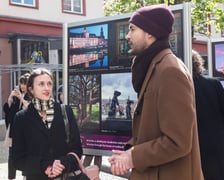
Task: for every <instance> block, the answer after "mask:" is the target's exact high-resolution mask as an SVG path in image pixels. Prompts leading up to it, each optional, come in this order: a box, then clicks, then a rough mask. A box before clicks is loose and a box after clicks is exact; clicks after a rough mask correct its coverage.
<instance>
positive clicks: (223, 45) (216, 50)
mask: <svg viewBox="0 0 224 180" xmlns="http://www.w3.org/2000/svg"><path fill="white" fill-rule="evenodd" d="M212 72H213V73H212V74H213V76H214V77H222V78H224V41H219V42H212Z"/></svg>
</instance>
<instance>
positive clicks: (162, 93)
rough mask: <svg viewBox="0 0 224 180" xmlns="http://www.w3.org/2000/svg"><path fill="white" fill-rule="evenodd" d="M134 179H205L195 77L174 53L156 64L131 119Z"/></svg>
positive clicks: (161, 55) (159, 58) (164, 54)
mask: <svg viewBox="0 0 224 180" xmlns="http://www.w3.org/2000/svg"><path fill="white" fill-rule="evenodd" d="M132 133H133V134H132V136H133V137H132V139H131V140H130V141H129V144H132V145H133V146H134V150H133V152H132V158H133V164H134V168H133V170H132V172H131V175H130V177H129V179H131V180H203V179H204V178H203V174H202V171H201V163H200V153H199V143H198V132H197V124H196V112H195V96H194V87H193V81H192V78H191V74H190V73H189V71H188V69H187V68H186V66H185V65H184V63H183V62H182V61H181V60H179V59H178V58H177V57H175V55H173V53H172V52H171V50H170V49H165V50H163V51H161V52H160V53H159V54H158V55H157V56H156V57H155V58H154V59H153V60H152V63H151V65H150V67H149V69H148V72H147V74H146V78H145V80H144V83H143V86H142V88H141V91H140V94H139V98H138V103H137V105H136V108H135V112H134V118H133V131H132Z"/></svg>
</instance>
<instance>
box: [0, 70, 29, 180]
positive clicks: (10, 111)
mask: <svg viewBox="0 0 224 180" xmlns="http://www.w3.org/2000/svg"><path fill="white" fill-rule="evenodd" d="M29 76H30V74H29V73H26V74H24V75H21V76H20V78H19V85H18V86H17V87H16V88H15V89H13V90H12V91H11V93H10V95H9V97H8V101H7V102H6V103H5V104H4V106H3V110H4V112H5V124H6V128H7V131H8V133H7V135H8V137H6V138H8V139H10V143H9V144H8V143H7V146H9V157H8V179H15V178H16V169H15V168H14V166H13V163H12V148H11V138H12V126H13V120H14V117H15V114H16V113H17V112H18V111H20V110H21V109H24V108H26V107H27V106H28V104H29V95H28V93H27V87H26V83H27V80H28V78H29ZM22 174H23V175H24V172H23V173H22Z"/></svg>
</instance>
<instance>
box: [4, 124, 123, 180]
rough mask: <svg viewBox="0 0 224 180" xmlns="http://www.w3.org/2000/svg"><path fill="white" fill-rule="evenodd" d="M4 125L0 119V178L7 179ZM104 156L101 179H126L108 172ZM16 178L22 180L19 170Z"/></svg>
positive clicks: (6, 149)
mask: <svg viewBox="0 0 224 180" xmlns="http://www.w3.org/2000/svg"><path fill="white" fill-rule="evenodd" d="M4 136H5V125H4V121H3V120H0V180H7V173H8V164H7V159H8V148H7V147H5V146H4ZM107 158H108V157H106V156H103V161H102V168H101V171H100V178H101V180H127V176H124V177H119V176H114V175H112V174H111V173H110V169H109V163H108V161H107ZM16 180H23V177H22V175H21V172H20V171H17V175H16Z"/></svg>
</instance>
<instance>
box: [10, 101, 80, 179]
mask: <svg viewBox="0 0 224 180" xmlns="http://www.w3.org/2000/svg"><path fill="white" fill-rule="evenodd" d="M66 111H67V116H68V120H69V124H70V142H69V143H68V144H67V143H66V133H65V125H64V120H63V117H62V113H61V107H60V104H59V103H55V104H54V119H53V122H52V125H51V128H50V129H47V128H46V127H45V125H44V122H43V121H42V118H41V117H40V115H39V113H38V111H37V110H36V109H35V108H34V106H33V104H32V103H31V104H30V105H29V106H28V108H26V109H25V110H21V111H20V112H18V113H17V114H16V116H15V119H14V125H13V131H12V138H13V145H12V151H13V153H12V157H13V162H14V164H15V167H16V168H17V169H19V170H22V171H24V172H26V176H27V180H48V179H49V178H47V176H46V175H45V174H44V171H45V169H46V168H47V167H48V166H51V165H52V164H53V161H54V160H55V159H60V160H61V162H62V164H63V165H64V166H65V167H66V171H68V170H69V169H70V170H71V169H78V167H77V165H76V161H75V160H74V158H73V157H72V156H66V155H67V153H68V152H71V151H72V152H75V153H76V154H78V155H79V157H81V155H82V146H81V140H80V134H79V130H78V126H77V123H76V120H75V118H74V115H73V112H72V109H71V108H70V107H69V106H66ZM70 170H69V171H70Z"/></svg>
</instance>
